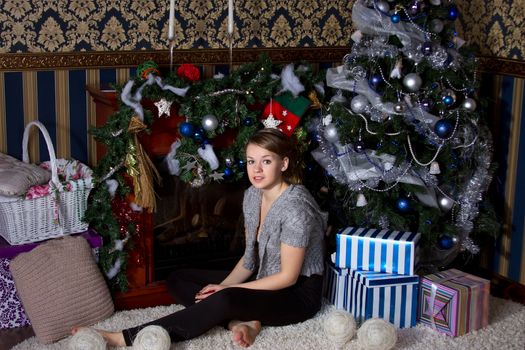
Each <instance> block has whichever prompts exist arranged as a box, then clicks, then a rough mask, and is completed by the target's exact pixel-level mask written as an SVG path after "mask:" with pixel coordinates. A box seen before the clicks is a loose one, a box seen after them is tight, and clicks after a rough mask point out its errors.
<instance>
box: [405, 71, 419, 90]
mask: <svg viewBox="0 0 525 350" xmlns="http://www.w3.org/2000/svg"><path fill="white" fill-rule="evenodd" d="M422 84H423V80H422V79H421V77H420V76H419V75H418V74H416V73H409V74H407V75H405V77H404V78H403V86H404V87H406V88H407V89H408V90H409V91H411V92H416V91H418V90H419V89H420V88H421V85H422Z"/></svg>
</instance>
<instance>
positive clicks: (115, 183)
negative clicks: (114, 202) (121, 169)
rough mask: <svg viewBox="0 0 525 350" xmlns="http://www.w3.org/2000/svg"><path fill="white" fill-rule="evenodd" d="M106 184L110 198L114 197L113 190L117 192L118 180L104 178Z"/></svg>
mask: <svg viewBox="0 0 525 350" xmlns="http://www.w3.org/2000/svg"><path fill="white" fill-rule="evenodd" d="M106 186H107V188H108V192H109V195H110V196H111V198H113V197H115V192H117V188H118V181H117V180H114V179H109V180H106Z"/></svg>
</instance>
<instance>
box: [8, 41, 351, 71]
mask: <svg viewBox="0 0 525 350" xmlns="http://www.w3.org/2000/svg"><path fill="white" fill-rule="evenodd" d="M349 51H350V49H349V48H348V47H315V48H311V47H308V48H305V47H300V48H267V49H261V48H256V49H234V50H233V54H232V56H233V57H232V63H233V64H234V65H235V64H242V63H246V62H253V61H255V60H256V59H257V57H258V56H259V55H261V54H263V53H265V54H268V56H269V57H270V58H271V60H272V61H273V62H274V63H286V62H299V61H303V60H304V61H307V62H311V63H319V62H337V61H341V60H342V58H343V57H344V55H346V54H347V53H348V52H349ZM147 60H153V61H155V62H156V63H157V64H159V65H160V66H169V64H170V56H169V51H167V50H163V51H124V52H122V51H120V52H116V51H114V52H68V53H9V54H0V71H25V70H58V69H89V68H96V69H99V68H119V67H136V66H138V65H139V64H141V63H142V62H144V61H147ZM229 62H230V54H229V50H228V49H188V50H176V51H175V52H174V54H173V64H174V65H178V64H182V63H194V64H229Z"/></svg>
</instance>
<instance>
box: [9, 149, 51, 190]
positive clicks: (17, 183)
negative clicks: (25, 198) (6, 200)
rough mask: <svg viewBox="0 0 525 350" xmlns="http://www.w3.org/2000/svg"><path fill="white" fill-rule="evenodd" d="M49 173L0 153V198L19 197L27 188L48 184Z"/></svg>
mask: <svg viewBox="0 0 525 350" xmlns="http://www.w3.org/2000/svg"><path fill="white" fill-rule="evenodd" d="M50 179H51V172H50V171H49V170H46V169H43V168H41V167H39V166H38V165H35V164H28V163H24V162H22V161H20V160H18V159H16V158H13V157H11V156H9V155H7V154H3V153H0V196H21V195H23V194H25V193H26V192H27V190H28V189H29V187H31V186H34V185H41V184H44V183H47V182H49V180H50Z"/></svg>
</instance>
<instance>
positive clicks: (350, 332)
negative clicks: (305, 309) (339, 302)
mask: <svg viewBox="0 0 525 350" xmlns="http://www.w3.org/2000/svg"><path fill="white" fill-rule="evenodd" d="M323 328H324V331H325V333H326V335H327V336H328V338H330V340H331V341H332V342H333V343H334V344H335V345H336V346H338V347H342V346H344V345H345V344H346V343H348V342H349V341H350V340H352V338H353V337H354V335H355V330H356V323H355V319H354V317H353V316H352V315H351V314H350V313H348V312H347V311H344V310H334V311H332V312H330V314H329V315H328V316H327V317H326V318H325V320H324V324H323Z"/></svg>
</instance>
